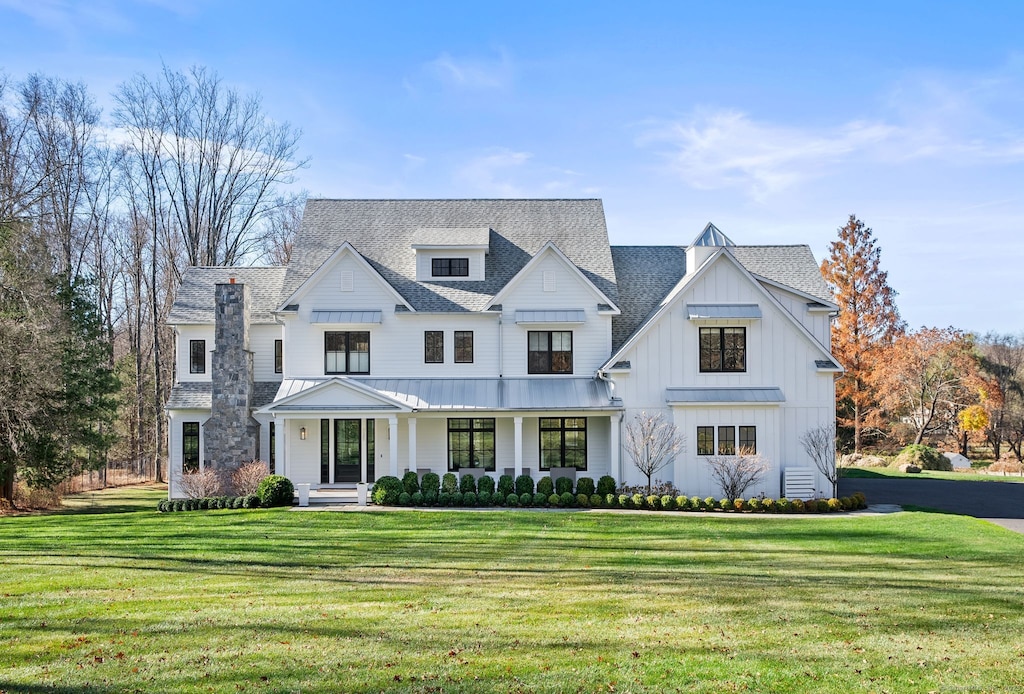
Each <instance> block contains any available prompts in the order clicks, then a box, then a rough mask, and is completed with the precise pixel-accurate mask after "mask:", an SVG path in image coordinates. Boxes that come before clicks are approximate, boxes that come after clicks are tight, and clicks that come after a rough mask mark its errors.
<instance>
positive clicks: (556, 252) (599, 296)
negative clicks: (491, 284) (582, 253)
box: [487, 241, 619, 312]
mask: <svg viewBox="0 0 1024 694" xmlns="http://www.w3.org/2000/svg"><path fill="white" fill-rule="evenodd" d="M548 257H552V258H555V259H556V260H557V261H558V262H559V263H561V264H562V265H563V266H565V268H566V269H567V270H569V273H570V274H572V275H573V276H574V277H576V279H577V280H579V282H580V283H581V284H582V285H583V286H584V287H586V288H587V289H589V290H590V291H591V292H592V293H593V294H594V298H595V299H596V300H597V302H598V303H602V304H607V305H608V307H609V309H607V310H610V311H613V312H618V310H619V309H618V307H617V306H616V305H615V303H614V302H613V301H612V300H611V299H610V298H609V297H608V296H607V295H605V293H604V292H602V291H601V290H600V289H598V288H597V286H595V285H594V283H593V282H592V281H591V280H590V278H588V277H587V276H586V275H584V274H583V273H582V272H581V271H580V269H579V268H578V267H576V265H574V264H573V262H572V261H571V260H569V258H568V257H566V255H565V253H563V252H562V251H561V249H559V248H558V246H556V245H555V244H554V243H552V242H551V241H548V242H547V243H545V244H544V246H543V247H542V248H541V249H540V250H539V251H537V254H536V255H534V256H533V257H532V258H530V262H528V263H526V265H524V266H523V268H522V269H521V270H520V271H519V272H517V273H516V276H515V277H513V278H512V279H511V280H509V282H508V284H506V285H505V286H504V287H502V288H501V291H499V292H498V293H497V294H495V295H494V297H493V298H492V299H491V301H490V302H489V303H488V304H487V308H490V307H491V306H494V305H495V304H501V303H502V302H503V301H504V300H505V299H506V298H507V297H508V295H509V294H511V293H512V292H513V291H515V288H516V287H517V286H518V285H519V284H520V283H521V282H522V281H523V280H524V279H525V278H526V277H529V276H530V275H531V274H533V273H534V271H535V270H536V269H537V266H538V265H540V264H541V263H542V262H543V261H544V259H545V258H548Z"/></svg>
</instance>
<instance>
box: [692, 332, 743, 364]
mask: <svg viewBox="0 0 1024 694" xmlns="http://www.w3.org/2000/svg"><path fill="white" fill-rule="evenodd" d="M700 370H701V371H702V372H729V373H736V372H743V371H746V370H747V329H746V328H701V329H700Z"/></svg>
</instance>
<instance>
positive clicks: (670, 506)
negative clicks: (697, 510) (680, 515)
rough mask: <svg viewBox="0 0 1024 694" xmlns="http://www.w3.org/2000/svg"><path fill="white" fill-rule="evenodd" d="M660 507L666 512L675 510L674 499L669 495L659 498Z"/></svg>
mask: <svg viewBox="0 0 1024 694" xmlns="http://www.w3.org/2000/svg"><path fill="white" fill-rule="evenodd" d="M661 507H662V508H663V509H664V510H666V511H675V510H676V498H675V497H674V496H672V495H671V494H666V495H665V496H663V497H661Z"/></svg>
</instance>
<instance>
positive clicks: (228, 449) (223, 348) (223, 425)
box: [203, 277, 260, 469]
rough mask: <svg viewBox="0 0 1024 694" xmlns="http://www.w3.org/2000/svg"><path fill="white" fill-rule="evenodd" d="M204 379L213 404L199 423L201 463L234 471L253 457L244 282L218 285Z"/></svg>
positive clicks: (255, 443)
mask: <svg viewBox="0 0 1024 694" xmlns="http://www.w3.org/2000/svg"><path fill="white" fill-rule="evenodd" d="M215 296H216V299H215V306H214V312H215V328H214V330H215V338H214V350H213V358H212V360H211V364H210V376H211V378H212V380H213V405H212V412H211V414H210V419H208V420H207V421H206V424H204V425H203V444H204V445H203V449H204V450H203V459H204V460H205V461H206V465H207V466H208V467H212V468H214V469H231V468H236V467H238V466H239V465H241V464H242V463H245V462H248V461H250V460H253V459H254V458H258V457H259V440H260V437H259V432H260V425H259V423H258V422H257V421H256V420H255V419H253V418H252V415H251V407H252V392H253V369H252V352H250V351H249V293H248V292H247V291H246V288H245V285H244V284H236V283H235V278H234V277H232V278H231V283H230V284H218V285H217V288H216V295H215Z"/></svg>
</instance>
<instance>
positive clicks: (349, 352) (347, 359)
mask: <svg viewBox="0 0 1024 694" xmlns="http://www.w3.org/2000/svg"><path fill="white" fill-rule="evenodd" d="M324 373H326V374H368V373H370V333H369V332H367V331H365V330H361V331H347V332H326V333H324Z"/></svg>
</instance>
